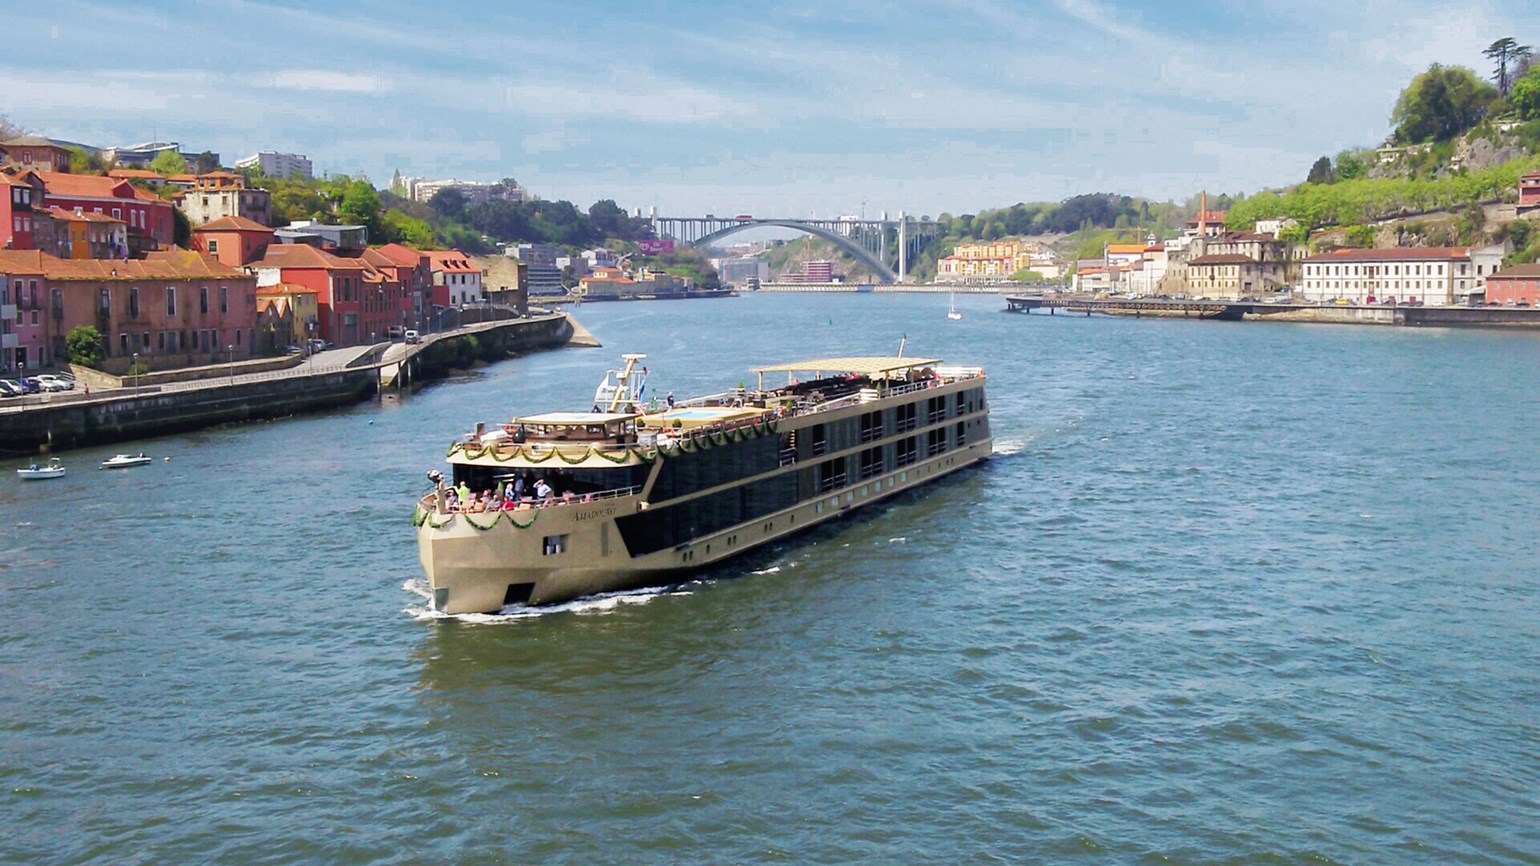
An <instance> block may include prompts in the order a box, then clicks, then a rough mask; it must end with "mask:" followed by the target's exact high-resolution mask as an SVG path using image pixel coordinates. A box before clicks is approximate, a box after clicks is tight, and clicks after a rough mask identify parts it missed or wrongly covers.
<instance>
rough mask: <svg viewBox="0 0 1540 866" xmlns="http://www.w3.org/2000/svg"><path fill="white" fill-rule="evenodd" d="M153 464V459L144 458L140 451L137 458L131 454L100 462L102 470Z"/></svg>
mask: <svg viewBox="0 0 1540 866" xmlns="http://www.w3.org/2000/svg"><path fill="white" fill-rule="evenodd" d="M154 462H155V458H153V457H146V456H144V452H142V451H141V452H140V453H139V456H138V457H135V456H134V455H132V454H119V455H118V456H116V457H114V458H112V459H111V460H103V461H102V468H103V469H127V468H129V467H130V466H146V465H148V464H150V463H154Z"/></svg>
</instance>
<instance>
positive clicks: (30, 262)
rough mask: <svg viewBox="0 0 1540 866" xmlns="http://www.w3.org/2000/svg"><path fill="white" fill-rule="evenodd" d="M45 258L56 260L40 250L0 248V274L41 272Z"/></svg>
mask: <svg viewBox="0 0 1540 866" xmlns="http://www.w3.org/2000/svg"><path fill="white" fill-rule="evenodd" d="M45 258H47V259H53V260H54V261H58V259H54V257H53V256H50V255H48V254H47V253H45V252H43V251H42V250H0V274H41V273H42V272H43V268H44V264H43V260H44V259H45Z"/></svg>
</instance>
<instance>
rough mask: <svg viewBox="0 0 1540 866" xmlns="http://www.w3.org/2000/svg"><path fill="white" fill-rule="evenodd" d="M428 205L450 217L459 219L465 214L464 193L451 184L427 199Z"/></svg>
mask: <svg viewBox="0 0 1540 866" xmlns="http://www.w3.org/2000/svg"><path fill="white" fill-rule="evenodd" d="M428 207H431V208H433V209H434V210H436V211H438V212H439V213H441V214H443V215H444V216H446V217H449V218H450V219H460V218H461V217H463V216H465V193H463V192H460V191H459V190H457V189H455V188H454V187H452V186H451V187H445V188H444V189H441V190H439V191H438V192H436V193H434V194H433V197H432V198H430V199H428Z"/></svg>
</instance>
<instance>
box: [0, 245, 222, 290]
mask: <svg viewBox="0 0 1540 866" xmlns="http://www.w3.org/2000/svg"><path fill="white" fill-rule="evenodd" d="M0 271H4V272H6V273H32V274H36V273H41V274H42V275H43V276H44V277H46V278H47V279H49V280H59V281H89V282H98V283H100V282H112V281H119V282H137V281H140V280H196V279H215V280H249V279H251V276H250V275H248V274H246V273H244V272H242V271H238V270H236V269H234V268H228V267H225V266H224V265H222V264H220V263H219V262H217V261H215V260H214V259H211V258H208V257H206V256H201V255H199V254H197V253H194V252H189V251H187V250H168V251H165V252H159V253H151V254H150V256H149V258H145V259H129V260H127V261H124V260H121V259H61V258H56V257H54V256H51V255H48V254H47V253H44V252H41V251H38V250H0Z"/></svg>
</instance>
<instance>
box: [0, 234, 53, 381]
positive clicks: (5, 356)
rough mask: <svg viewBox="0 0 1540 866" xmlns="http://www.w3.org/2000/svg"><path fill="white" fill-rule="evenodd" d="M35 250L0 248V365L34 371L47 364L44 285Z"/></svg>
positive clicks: (46, 292) (39, 261) (39, 262)
mask: <svg viewBox="0 0 1540 866" xmlns="http://www.w3.org/2000/svg"><path fill="white" fill-rule="evenodd" d="M45 258H46V256H44V255H43V254H42V253H40V252H38V251H37V250H0V318H4V317H5V315H6V314H7V313H10V314H12V315H13V316H14V318H12V319H11V320H10V321H9V322H8V323H7V322H0V367H3V368H5V369H7V370H18V371H20V370H35V369H37V368H38V367H42V366H46V365H47V363H48V355H47V341H46V339H45V336H44V335H45V330H44V329H45V328H46V327H47V325H48V319H47V310H46V307H47V297H48V291H47V284H46V281H45V280H44V277H43V271H44V267H43V260H44V259H45Z"/></svg>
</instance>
